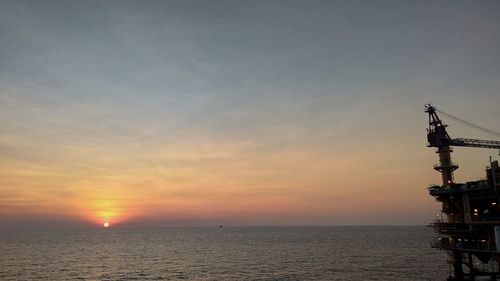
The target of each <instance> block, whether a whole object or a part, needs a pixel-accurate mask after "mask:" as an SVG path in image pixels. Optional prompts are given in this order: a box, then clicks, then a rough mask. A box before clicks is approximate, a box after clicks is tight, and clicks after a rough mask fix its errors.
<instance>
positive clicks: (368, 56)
mask: <svg viewBox="0 0 500 281" xmlns="http://www.w3.org/2000/svg"><path fill="white" fill-rule="evenodd" d="M153 3H156V4H155V5H153ZM210 3H212V4H209V3H208V2H207V3H205V2H204V3H201V2H197V3H196V5H193V2H189V1H180V2H162V1H159V2H154V1H152V2H142V1H141V2H136V1H134V2H127V3H126V4H122V2H118V3H117V2H113V3H111V2H96V3H93V4H91V3H90V2H64V4H62V2H61V3H59V2H45V1H44V2H36V1H35V2H12V3H5V4H3V5H2V6H3V7H2V9H1V10H0V26H2V27H3V28H2V30H0V61H1V62H2V63H1V64H0V228H18V227H19V228H23V227H42V228H57V227H65V228H66V227H67V228H70V227H76V228H82V227H100V226H102V224H103V223H104V222H109V223H111V225H112V226H116V227H118V226H121V227H141V226H152V227H154V226H170V225H219V224H224V225H333V224H427V223H428V222H430V221H431V220H432V218H433V217H434V216H435V214H436V213H437V212H438V210H439V208H440V206H439V204H437V203H436V202H435V201H434V199H433V198H432V197H430V196H429V195H428V194H427V190H426V188H427V186H428V185H429V184H431V183H439V181H440V177H439V174H437V173H436V172H435V171H433V170H432V165H433V164H434V163H436V162H437V156H436V155H435V153H434V152H433V149H429V148H426V147H425V145H426V135H425V129H426V127H427V124H426V122H427V116H426V114H425V113H424V112H423V110H424V104H425V103H428V102H430V101H432V102H434V103H435V104H436V105H437V106H438V107H440V108H442V109H443V110H444V111H447V112H450V113H452V114H455V115H457V116H460V117H462V118H464V119H466V120H469V121H472V122H474V123H478V124H481V125H483V126H485V127H488V128H491V129H493V130H497V131H498V130H500V129H499V128H498V123H497V120H498V104H500V99H499V98H500V95H498V89H499V88H500V82H499V79H498V77H499V74H500V66H499V64H498V58H499V53H498V50H500V46H499V45H500V37H499V33H498V32H497V31H498V28H497V27H498V24H499V17H498V16H497V15H495V14H491V13H490V11H491V10H493V9H489V8H488V7H487V6H488V5H479V4H478V5H474V4H470V3H469V4H468V5H462V4H460V5H459V4H454V5H451V6H452V7H449V6H446V5H441V4H439V3H413V2H412V3H413V4H412V5H409V2H405V1H401V2H397V3H392V4H389V2H387V3H385V2H384V3H377V4H375V3H368V2H367V3H366V5H356V4H352V3H351V2H336V1H327V2H314V3H312V2H311V3H309V2H307V3H305V2H300V1H299V2H293V1H292V2H286V5H285V4H283V3H280V2H279V1H278V2H274V1H273V2H269V3H266V2H253V1H238V3H232V2H230V3H224V4H222V3H218V2H217V1H215V2H212V1H210ZM443 119H444V121H445V122H448V121H449V120H446V119H445V118H443ZM450 125H451V126H450V134H451V135H452V136H453V137H478V138H486V139H488V138H490V137H488V136H482V135H476V134H475V132H474V131H472V130H470V129H468V128H463V127H460V126H458V125H456V124H452V122H450ZM495 154H496V152H495V151H487V150H474V149H457V150H456V152H455V153H454V155H453V157H454V161H456V162H458V163H459V164H461V168H460V169H459V170H458V171H457V180H459V181H464V180H474V179H478V178H481V177H484V167H485V166H486V165H487V164H488V157H489V156H490V155H495Z"/></svg>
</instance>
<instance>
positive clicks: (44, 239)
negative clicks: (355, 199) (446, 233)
mask: <svg viewBox="0 0 500 281" xmlns="http://www.w3.org/2000/svg"><path fill="white" fill-rule="evenodd" d="M432 236H433V232H432V230H431V229H430V228H427V227H424V226H334V227H224V228H218V227H213V228H210V227H205V228H164V229H143V230H120V229H102V230H99V231H60V232H4V233H1V232H0V280H411V281H415V280H443V281H444V280H445V279H446V277H447V276H448V265H447V264H446V253H445V252H440V251H438V250H435V249H432V248H430V246H429V241H430V240H431V237H432Z"/></svg>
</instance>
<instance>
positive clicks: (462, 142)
mask: <svg viewBox="0 0 500 281" xmlns="http://www.w3.org/2000/svg"><path fill="white" fill-rule="evenodd" d="M449 145H451V146H468V147H480V148H492V149H500V141H494V140H478V139H466V138H456V139H451V140H450V142H449Z"/></svg>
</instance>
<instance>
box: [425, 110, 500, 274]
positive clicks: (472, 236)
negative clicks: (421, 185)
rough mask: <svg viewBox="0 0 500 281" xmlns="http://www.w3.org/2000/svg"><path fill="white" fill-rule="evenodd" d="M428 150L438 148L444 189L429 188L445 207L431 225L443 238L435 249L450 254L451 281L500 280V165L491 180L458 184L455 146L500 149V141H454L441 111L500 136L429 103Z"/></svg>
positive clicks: (490, 170)
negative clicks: (441, 118) (453, 154)
mask: <svg viewBox="0 0 500 281" xmlns="http://www.w3.org/2000/svg"><path fill="white" fill-rule="evenodd" d="M425 112H426V113H428V114H429V128H428V129H427V141H428V144H427V146H428V147H436V148H437V151H436V153H437V154H438V155H439V164H437V165H434V169H435V170H436V171H438V172H440V173H441V176H442V185H432V186H430V187H429V193H430V195H432V196H434V197H435V198H436V200H437V201H438V202H441V203H442V214H441V215H438V216H437V218H436V220H435V221H434V222H433V223H431V226H432V227H433V228H434V230H435V231H436V233H438V237H436V238H434V239H433V240H432V242H431V246H432V247H433V248H437V249H440V250H446V251H448V254H449V259H448V262H449V264H450V276H449V278H448V280H449V281H461V280H484V279H486V280H488V279H489V280H499V279H500V200H499V199H500V198H499V194H500V186H499V183H500V168H499V165H498V161H492V160H491V157H490V165H489V166H488V167H486V178H485V179H481V180H476V181H468V182H466V183H457V182H455V180H454V178H453V172H454V171H455V170H456V169H458V164H456V163H453V162H452V161H451V152H453V149H452V146H466V147H477V148H492V149H500V141H493V140H479V139H469V138H453V139H452V138H451V137H450V136H449V135H448V132H447V131H446V127H447V125H445V124H443V123H442V122H441V120H440V119H439V116H438V115H437V113H440V114H443V115H446V116H448V117H450V118H452V119H454V120H456V121H459V122H462V123H465V124H466V125H470V126H473V127H475V128H477V129H481V130H483V131H487V132H489V133H493V134H495V135H497V136H500V133H498V132H495V131H492V130H489V129H486V128H483V127H480V126H477V125H474V124H472V123H470V122H467V121H465V120H462V119H459V118H457V117H455V116H453V115H450V114H447V113H445V112H443V111H440V110H438V109H436V107H434V106H432V105H430V104H427V105H426V106H425Z"/></svg>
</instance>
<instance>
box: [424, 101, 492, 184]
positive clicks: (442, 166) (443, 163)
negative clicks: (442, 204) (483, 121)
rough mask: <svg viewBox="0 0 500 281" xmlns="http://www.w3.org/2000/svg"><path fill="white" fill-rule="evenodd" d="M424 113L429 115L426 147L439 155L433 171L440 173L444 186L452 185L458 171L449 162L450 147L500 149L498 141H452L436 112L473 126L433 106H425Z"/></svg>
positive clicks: (453, 164)
mask: <svg viewBox="0 0 500 281" xmlns="http://www.w3.org/2000/svg"><path fill="white" fill-rule="evenodd" d="M425 112H427V113H428V114H429V127H428V128H427V141H428V144H427V146H429V147H436V148H437V151H436V153H438V154H439V164H438V165H436V166H435V167H434V169H435V170H437V171H439V172H440V173H441V176H442V179H443V186H444V185H452V184H453V183H454V180H453V172H454V171H455V170H456V169H458V165H457V164H456V163H453V162H452V161H451V152H452V151H453V149H452V148H451V146H467V147H480V148H492V149H500V141H493V140H479V139H468V138H455V139H452V138H451V137H450V135H449V134H448V132H447V131H446V127H447V125H446V124H443V122H442V121H441V119H439V116H438V115H437V113H436V112H440V113H443V114H445V115H447V116H449V117H452V118H453V119H455V120H460V121H463V122H465V123H467V124H469V125H474V124H472V123H470V122H467V121H464V120H462V119H459V118H457V117H455V116H453V115H449V114H447V113H444V112H442V111H438V110H437V109H436V108H435V107H434V106H432V105H430V104H427V105H425ZM474 127H476V128H480V129H483V130H487V131H489V132H490V133H491V132H493V133H496V132H494V131H492V130H488V129H486V128H483V127H480V126H477V125H474Z"/></svg>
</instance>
